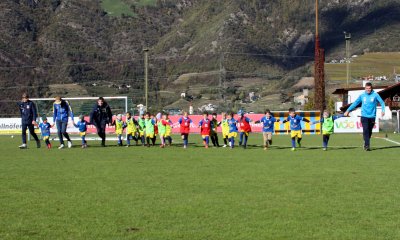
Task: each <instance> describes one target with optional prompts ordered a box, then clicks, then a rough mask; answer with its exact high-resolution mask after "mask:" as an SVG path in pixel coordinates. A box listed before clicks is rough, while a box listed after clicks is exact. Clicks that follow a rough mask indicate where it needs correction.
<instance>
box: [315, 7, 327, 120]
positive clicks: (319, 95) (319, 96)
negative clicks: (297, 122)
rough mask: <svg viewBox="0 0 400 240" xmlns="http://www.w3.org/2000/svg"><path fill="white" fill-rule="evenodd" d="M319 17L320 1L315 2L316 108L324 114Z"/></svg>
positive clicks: (322, 50) (322, 61)
mask: <svg viewBox="0 0 400 240" xmlns="http://www.w3.org/2000/svg"><path fill="white" fill-rule="evenodd" d="M318 17H319V16H318V0H315V52H314V53H315V59H314V60H315V62H314V82H315V97H314V107H315V109H316V110H318V111H321V114H322V112H323V110H324V109H325V51H324V49H323V48H321V46H320V39H319V21H318Z"/></svg>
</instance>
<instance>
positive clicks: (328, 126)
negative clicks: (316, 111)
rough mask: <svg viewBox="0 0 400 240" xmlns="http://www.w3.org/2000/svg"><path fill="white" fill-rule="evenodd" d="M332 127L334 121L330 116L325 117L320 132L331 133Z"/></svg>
mask: <svg viewBox="0 0 400 240" xmlns="http://www.w3.org/2000/svg"><path fill="white" fill-rule="evenodd" d="M333 128H334V123H333V118H332V116H330V117H328V118H325V119H324V123H323V124H322V134H332V133H333Z"/></svg>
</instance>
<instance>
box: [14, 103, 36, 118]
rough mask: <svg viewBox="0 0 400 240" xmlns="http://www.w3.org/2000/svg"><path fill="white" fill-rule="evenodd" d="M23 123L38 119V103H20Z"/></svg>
mask: <svg viewBox="0 0 400 240" xmlns="http://www.w3.org/2000/svg"><path fill="white" fill-rule="evenodd" d="M18 106H19V111H20V113H21V120H22V121H21V122H22V124H32V121H33V120H35V121H36V119H37V111H36V105H35V103H33V102H32V101H30V100H28V101H27V102H20V103H18Z"/></svg>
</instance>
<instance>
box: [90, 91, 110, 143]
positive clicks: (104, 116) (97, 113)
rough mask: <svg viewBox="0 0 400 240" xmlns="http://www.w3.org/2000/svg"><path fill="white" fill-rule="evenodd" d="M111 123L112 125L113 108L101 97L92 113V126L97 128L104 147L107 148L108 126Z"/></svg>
mask: <svg viewBox="0 0 400 240" xmlns="http://www.w3.org/2000/svg"><path fill="white" fill-rule="evenodd" d="M110 123H112V113H111V108H110V106H109V105H108V103H107V102H106V101H105V100H104V98H103V97H99V99H97V103H96V105H95V106H94V108H93V110H92V112H91V113H90V124H93V125H94V126H96V129H97V134H98V135H99V137H100V138H101V146H102V147H105V146H106V125H107V124H110Z"/></svg>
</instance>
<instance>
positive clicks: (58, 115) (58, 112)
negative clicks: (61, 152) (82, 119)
mask: <svg viewBox="0 0 400 240" xmlns="http://www.w3.org/2000/svg"><path fill="white" fill-rule="evenodd" d="M68 117H71V120H72V121H74V113H73V111H72V108H71V105H69V103H68V101H65V100H64V99H62V98H61V97H60V96H57V97H55V98H54V103H53V126H54V125H56V126H57V134H58V139H59V140H60V146H59V147H58V149H62V148H64V138H63V137H65V138H66V139H67V141H68V148H71V147H72V142H71V139H70V137H69V135H68V133H67V126H68Z"/></svg>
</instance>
